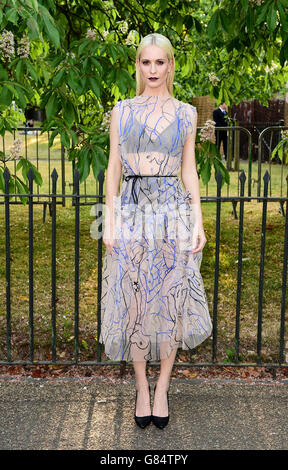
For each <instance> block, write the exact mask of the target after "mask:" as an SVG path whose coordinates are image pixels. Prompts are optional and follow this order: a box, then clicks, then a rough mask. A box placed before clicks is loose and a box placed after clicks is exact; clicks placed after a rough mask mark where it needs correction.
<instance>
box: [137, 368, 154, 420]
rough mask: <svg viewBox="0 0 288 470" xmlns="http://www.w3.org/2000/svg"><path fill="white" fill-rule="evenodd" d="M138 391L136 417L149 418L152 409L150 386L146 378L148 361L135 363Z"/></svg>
mask: <svg viewBox="0 0 288 470" xmlns="http://www.w3.org/2000/svg"><path fill="white" fill-rule="evenodd" d="M133 366H134V371H135V379H136V390H137V392H138V393H137V403H136V416H139V417H140V416H149V415H151V407H150V394H149V384H148V380H147V377H146V361H133Z"/></svg>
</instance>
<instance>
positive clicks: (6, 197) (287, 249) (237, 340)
mask: <svg viewBox="0 0 288 470" xmlns="http://www.w3.org/2000/svg"><path fill="white" fill-rule="evenodd" d="M33 177H34V173H33V170H32V169H31V168H30V169H29V172H28V180H29V193H28V194H26V195H23V196H22V197H24V196H25V197H27V198H28V202H27V204H28V210H29V220H28V233H29V247H28V248H29V280H28V281H29V348H30V349H29V360H25V361H22V360H13V357H12V352H11V351H12V349H11V334H12V331H11V269H10V259H11V253H10V238H11V231H10V228H11V221H10V205H11V200H10V198H11V196H13V194H8V187H9V178H10V173H9V171H8V169H7V168H6V169H5V172H4V179H5V187H6V189H5V194H0V199H3V201H4V219H5V226H4V227H1V229H0V230H1V233H2V234H3V235H4V234H5V235H4V236H5V255H4V256H5V266H6V269H5V276H6V282H5V292H6V301H5V302H4V299H3V301H2V305H3V304H4V303H5V310H6V312H5V317H6V338H5V343H6V352H5V356H6V358H5V359H4V360H1V361H0V364H19V363H21V364H23V363H25V364H31V363H34V364H79V365H88V364H89V365H92V364H102V365H104V364H120V363H119V362H117V361H115V362H114V361H103V360H102V354H103V349H102V348H103V345H101V344H100V343H98V344H97V354H96V356H97V357H96V358H95V360H94V361H81V360H79V235H80V234H79V230H80V201H81V198H83V197H86V196H85V195H80V193H79V172H78V170H75V173H74V181H75V186H74V189H75V192H74V194H72V195H64V194H57V190H56V188H57V178H58V175H57V171H56V170H55V169H54V170H53V172H52V175H51V178H52V193H51V194H50V195H49V196H50V197H51V200H52V204H51V210H52V220H51V227H52V230H51V238H52V239H51V247H52V251H51V286H49V287H50V288H49V290H50V291H51V345H52V350H51V360H48V361H39V360H36V361H35V358H34V353H35V344H34V317H33V313H34V300H35V299H34V290H35V286H34V280H33V270H34V251H33V229H34V226H33V205H34V200H35V198H39V197H41V196H42V197H43V198H45V197H47V196H48V195H45V194H43V195H41V196H39V194H34V193H33ZM269 178H270V176H269V173H268V171H266V173H265V175H264V177H263V182H264V191H263V196H262V197H260V196H257V197H251V196H244V193H245V191H244V188H245V182H246V175H245V172H244V171H242V172H241V174H240V177H239V181H240V195H239V197H237V198H235V196H234V199H236V200H237V202H238V203H239V206H240V211H239V229H238V230H239V233H238V259H237V262H238V273H237V296H236V299H235V304H236V315H235V331H234V345H235V358H234V360H231V361H230V363H229V364H228V363H227V362H225V363H223V362H220V361H219V360H218V357H217V355H218V354H217V352H218V351H217V348H218V340H217V338H218V300H217V299H218V295H219V288H218V281H219V275H220V268H219V256H220V228H221V206H222V204H223V202H226V201H227V199H228V200H229V198H227V197H225V196H222V195H221V182H222V175H221V173H220V172H218V174H217V178H216V179H217V195H216V196H215V197H214V198H213V201H214V202H215V204H216V221H215V231H216V236H215V240H216V245H215V272H214V292H213V311H212V312H210V314H211V318H212V321H213V334H212V342H211V357H210V361H205V362H195V361H193V352H192V353H191V355H190V362H185V363H183V362H181V365H188V366H189V365H192V366H209V365H219V366H221V365H226V366H227V365H235V366H255V365H258V366H260V365H265V366H266V367H268V366H269V367H272V368H277V367H279V366H284V367H285V366H287V365H288V364H287V361H286V360H285V351H284V350H285V322H286V321H287V319H286V312H285V308H286V306H285V304H286V291H287V260H288V211H287V204H288V176H287V178H286V196H285V197H281V198H272V200H273V201H275V200H277V201H279V202H281V203H282V205H283V206H284V204H285V203H286V214H285V215H284V220H285V230H284V237H283V240H282V241H281V244H282V245H283V266H282V286H281V308H280V311H279V326H280V330H279V331H280V333H279V339H278V345H277V349H278V359H277V360H276V361H274V362H270V363H269V362H265V361H264V362H263V361H262V323H263V290H264V289H263V279H264V265H265V237H266V231H267V207H268V203H269V201H271V199H270V198H269V197H268V184H269ZM98 182H99V194H91V195H89V197H91V198H94V200H95V202H97V203H99V204H100V210H99V211H98V213H97V214H95V216H96V218H98V217H101V215H102V209H103V204H104V197H105V196H104V194H103V184H104V173H103V171H101V172H100V173H99V176H98ZM63 197H65V198H66V197H68V198H69V197H71V198H72V197H73V198H74V200H75V205H74V206H73V211H74V219H75V223H74V227H73V231H74V236H75V242H74V271H73V273H72V272H71V279H73V282H74V314H73V316H74V357H73V360H71V361H64V360H62V359H59V357H57V347H56V344H57V342H56V338H57V322H56V318H57V307H56V291H57V280H56V257H57V251H56V227H57V206H56V201H57V198H60V199H62V198H63ZM251 200H257V201H258V202H259V203H261V204H262V226H261V247H260V266H259V279H258V280H259V289H258V292H259V296H258V319H257V351H255V353H257V360H256V362H251V363H243V362H241V361H240V356H239V348H240V345H241V328H240V314H241V293H242V284H241V281H242V253H243V231H244V207H245V203H246V202H249V201H251ZM259 211H260V207H259ZM282 216H283V214H282V215H279V217H282ZM99 231H100V232H102V223H100V225H99ZM280 236H281V235H280V234H279V237H280ZM102 257H103V243H102V237H101V236H100V237H99V238H98V254H97V263H98V264H97V282H98V298H97V300H95V308H93V310H94V311H95V310H97V337H98V338H99V336H100V329H101V303H100V299H101V285H102ZM279 276H280V273H279ZM279 301H280V299H279ZM231 304H232V299H231ZM196 349H197V348H196ZM150 364H151V365H153V364H156V363H153V362H151V363H150ZM121 365H122V366H123V363H121Z"/></svg>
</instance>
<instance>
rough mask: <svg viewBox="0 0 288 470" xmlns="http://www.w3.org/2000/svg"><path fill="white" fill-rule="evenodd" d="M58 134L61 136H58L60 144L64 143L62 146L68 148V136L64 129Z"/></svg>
mask: <svg viewBox="0 0 288 470" xmlns="http://www.w3.org/2000/svg"><path fill="white" fill-rule="evenodd" d="M60 136H61V137H60V141H61V144H62V145H64V147H66V148H67V149H69V148H70V137H69V135H68V134H67V132H66V130H65V129H61V130H60Z"/></svg>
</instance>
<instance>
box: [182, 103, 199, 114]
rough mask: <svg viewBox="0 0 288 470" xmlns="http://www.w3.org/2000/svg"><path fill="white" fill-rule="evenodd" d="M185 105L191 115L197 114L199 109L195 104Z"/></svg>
mask: <svg viewBox="0 0 288 470" xmlns="http://www.w3.org/2000/svg"><path fill="white" fill-rule="evenodd" d="M184 104H185V106H186V109H187V111H188V113H190V114H192V115H195V114H197V108H196V107H195V106H193V104H190V103H184Z"/></svg>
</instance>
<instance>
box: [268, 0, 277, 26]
mask: <svg viewBox="0 0 288 470" xmlns="http://www.w3.org/2000/svg"><path fill="white" fill-rule="evenodd" d="M276 24H277V14H276V9H275V7H274V4H273V3H272V5H270V8H269V11H268V15H267V26H268V29H269V30H270V31H274V29H275V28H276Z"/></svg>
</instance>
